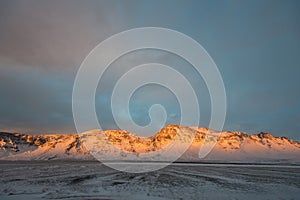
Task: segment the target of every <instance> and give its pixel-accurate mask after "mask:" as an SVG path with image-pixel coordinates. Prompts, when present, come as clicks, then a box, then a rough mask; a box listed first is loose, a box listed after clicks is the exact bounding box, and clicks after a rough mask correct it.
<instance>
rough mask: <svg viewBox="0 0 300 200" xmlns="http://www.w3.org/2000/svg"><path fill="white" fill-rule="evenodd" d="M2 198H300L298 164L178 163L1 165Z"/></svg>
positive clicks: (17, 163)
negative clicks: (127, 169) (143, 168)
mask: <svg viewBox="0 0 300 200" xmlns="http://www.w3.org/2000/svg"><path fill="white" fill-rule="evenodd" d="M0 175H1V176H0V199H1V200H4V199H197V200H198V199H256V200H258V199H299V196H300V167H299V166H280V165H276V166H274V165H273V166H270V165H269V166H263V165H234V164H231V165H226V164H223V165H222V164H212V165H211V164H174V165H172V166H168V167H166V168H164V169H162V170H159V171H155V172H150V173H144V174H128V173H123V172H118V171H115V170H113V169H110V168H108V167H105V166H104V165H102V164H101V163H99V162H96V161H95V162H92V161H91V162H89V161H82V162H80V161H16V162H11V161H10V162H9V161H1V162H0Z"/></svg>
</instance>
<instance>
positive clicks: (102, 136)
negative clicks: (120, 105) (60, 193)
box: [0, 125, 300, 162]
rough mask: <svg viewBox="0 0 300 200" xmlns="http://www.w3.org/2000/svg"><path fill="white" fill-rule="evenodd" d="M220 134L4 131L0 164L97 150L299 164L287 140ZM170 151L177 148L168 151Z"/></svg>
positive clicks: (191, 130)
mask: <svg viewBox="0 0 300 200" xmlns="http://www.w3.org/2000/svg"><path fill="white" fill-rule="evenodd" d="M219 134H220V137H217V135H216V132H215V131H212V130H209V129H207V128H200V127H185V126H179V125H168V126H166V127H165V128H163V129H161V130H160V131H159V132H158V133H157V134H155V135H153V136H152V137H149V138H145V137H138V136H136V135H134V134H132V133H130V132H128V131H123V130H107V131H100V130H91V131H87V132H85V133H83V134H81V135H78V134H73V135H72V134H45V135H28V134H20V133H6V132H0V160H52V159H75V160H94V157H93V156H92V155H91V154H93V151H94V150H95V149H97V150H100V151H101V152H102V154H103V152H105V156H106V157H105V158H109V157H111V156H115V155H117V154H120V160H122V158H124V157H126V156H127V155H125V156H124V152H127V153H129V154H131V155H132V158H134V157H138V158H143V157H145V159H147V158H149V157H147V156H146V155H151V154H155V153H156V152H166V154H165V155H164V156H162V154H157V155H159V156H160V157H159V159H158V160H159V161H163V160H164V159H168V158H169V157H172V156H173V155H176V153H177V150H178V152H184V151H185V150H186V151H185V153H184V154H183V155H182V156H181V157H180V158H179V159H178V161H186V162H201V161H206V162H207V161H208V162H210V161H212V162H216V161H218V162H299V161H300V143H299V142H297V141H294V140H291V139H288V138H286V137H274V136H273V135H271V134H269V133H259V134H254V135H247V134H245V133H242V132H229V131H225V132H221V133H219ZM174 141H175V142H174ZM207 144H211V145H212V146H211V147H213V149H212V151H211V152H209V153H208V155H207V156H206V157H204V158H203V159H200V158H199V156H198V154H199V151H200V150H201V148H203V147H207ZM93 145H94V146H93ZM172 145H173V146H172ZM91 146H93V147H92V148H91ZM169 146H172V148H173V149H171V150H170V151H169V150H166V151H165V149H167V148H169ZM185 148H186V149H185ZM93 155H94V154H93ZM180 155H181V154H180ZM129 156H130V155H129ZM127 158H131V157H128V156H127ZM152 161H153V160H152Z"/></svg>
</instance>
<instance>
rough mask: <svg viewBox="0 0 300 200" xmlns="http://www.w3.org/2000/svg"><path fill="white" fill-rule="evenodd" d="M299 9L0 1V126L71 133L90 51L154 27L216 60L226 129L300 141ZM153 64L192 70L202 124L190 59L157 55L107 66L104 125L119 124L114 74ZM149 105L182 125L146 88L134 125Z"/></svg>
mask: <svg viewBox="0 0 300 200" xmlns="http://www.w3.org/2000/svg"><path fill="white" fill-rule="evenodd" d="M299 9H300V3H299V1H30V0H29V1H1V3H0V27H1V28H0V30H1V31H0V92H1V98H0V112H1V115H0V129H1V130H10V131H21V132H33V133H42V132H75V129H74V123H73V118H72V87H73V81H74V78H75V75H76V72H77V70H78V68H79V66H80V64H81V62H82V61H83V59H84V58H85V56H86V55H87V54H88V52H89V51H90V50H92V49H93V48H94V46H96V45H97V44H98V43H100V42H101V41H103V40H104V39H106V38H107V37H109V36H111V35H113V34H115V33H118V32H121V31H124V30H127V29H130V28H136V27H144V26H157V27H165V28H170V29H174V30H177V31H180V32H182V33H184V34H186V35H188V36H190V37H192V38H194V39H195V40H196V41H198V42H199V43H200V44H201V45H202V46H203V47H204V48H205V49H206V50H207V51H208V53H209V54H210V55H211V57H212V58H213V59H214V61H215V63H216V64H217V66H218V68H219V70H220V72H221V74H222V77H223V80H224V84H225V89H226V93H227V103H228V105H227V109H228V111H227V118H226V122H225V126H224V129H226V130H233V131H245V132H247V133H254V132H260V131H266V132H271V133H273V134H275V135H278V136H279V135H286V136H288V137H291V138H294V139H298V140H300V133H299V130H300V122H299V121H300V103H299V102H300V93H299V85H300V79H299V74H300V55H299V53H300V23H299V19H300V12H299ZM132 54H134V53H132ZM153 60H156V61H160V62H163V63H166V64H170V65H172V66H174V68H175V69H177V70H179V71H181V72H182V73H186V74H187V75H188V76H190V81H191V82H192V84H193V85H194V86H195V88H197V95H198V97H199V98H200V99H201V104H200V107H201V121H200V125H201V126H207V125H208V121H209V117H210V116H209V112H210V102H209V96H208V93H207V89H206V87H205V85H204V83H203V80H202V79H201V77H199V76H197V75H194V73H193V71H192V70H191V66H190V65H189V63H186V62H185V61H183V60H180V59H179V58H176V57H175V56H174V55H170V54H166V53H165V52H158V51H144V52H135V54H134V55H127V58H126V56H125V57H124V58H120V60H118V61H116V62H115V63H113V65H112V66H111V70H110V71H108V72H107V78H106V79H104V80H103V81H102V82H100V84H99V86H98V87H99V91H98V93H97V97H96V100H97V103H96V107H97V110H98V111H99V110H100V111H101V112H103V111H105V113H107V115H105V116H99V120H100V121H101V123H103V126H104V127H105V128H107V129H109V128H115V125H114V122H113V120H112V116H111V113H110V110H109V107H108V106H107V105H108V104H107V103H108V102H109V95H110V89H111V87H112V86H113V83H114V82H113V81H112V80H117V78H118V76H119V75H118V74H120V73H122V72H124V71H126V70H128V69H129V68H130V66H132V65H134V64H137V63H141V62H146V61H153ZM161 94H163V95H161ZM158 96H159V97H160V98H157V97H158ZM154 97H155V98H154ZM152 103H162V104H163V105H165V106H166V108H167V111H168V114H169V118H168V120H169V121H168V122H170V123H173V122H175V123H176V122H178V117H180V113H179V109H178V102H177V101H176V98H175V97H174V96H172V94H170V93H169V92H168V91H166V90H165V89H164V88H158V87H157V86H147V87H145V88H141V89H140V90H139V91H137V92H136V94H135V96H134V98H133V100H132V104H131V111H132V116H133V118H134V120H135V121H136V122H137V123H139V124H141V125H145V124H147V122H148V121H149V117H148V115H147V108H148V107H149V106H150V105H151V104H152Z"/></svg>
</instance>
